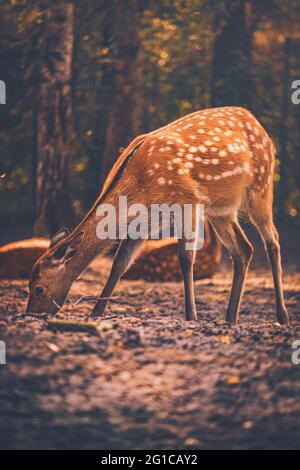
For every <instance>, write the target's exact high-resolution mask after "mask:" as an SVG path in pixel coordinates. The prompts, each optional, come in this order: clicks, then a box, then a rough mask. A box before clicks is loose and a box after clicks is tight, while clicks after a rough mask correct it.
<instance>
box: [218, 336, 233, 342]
mask: <svg viewBox="0 0 300 470" xmlns="http://www.w3.org/2000/svg"><path fill="white" fill-rule="evenodd" d="M219 340H220V343H222V344H230V343H231V338H230V336H229V335H224V336H219Z"/></svg>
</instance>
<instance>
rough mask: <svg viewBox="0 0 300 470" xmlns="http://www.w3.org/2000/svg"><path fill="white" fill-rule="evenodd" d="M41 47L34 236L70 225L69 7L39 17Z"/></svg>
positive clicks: (71, 20) (55, 6) (60, 5)
mask: <svg viewBox="0 0 300 470" xmlns="http://www.w3.org/2000/svg"><path fill="white" fill-rule="evenodd" d="M41 21H42V22H43V32H42V34H41V36H40V38H39V41H38V43H37V44H36V46H37V47H44V51H43V54H44V57H43V59H44V60H42V61H41V63H40V64H39V65H40V69H39V73H40V76H39V83H36V86H37V94H36V96H37V100H36V108H35V112H36V113H37V115H36V134H37V135H36V138H37V149H36V151H37V192H36V222H35V225H34V232H35V233H36V234H39V235H41V234H43V235H45V234H51V233H53V232H55V231H56V230H57V229H58V228H59V227H61V225H72V224H73V222H74V220H73V216H72V214H73V209H72V204H71V197H70V185H69V179H70V171H69V170H70V160H71V158H72V146H73V144H74V131H73V111H72V93H71V74H72V50H73V5H71V4H55V5H54V6H52V7H49V8H47V9H46V10H45V11H44V12H43V13H42V16H41Z"/></svg>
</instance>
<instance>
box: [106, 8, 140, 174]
mask: <svg viewBox="0 0 300 470" xmlns="http://www.w3.org/2000/svg"><path fill="white" fill-rule="evenodd" d="M137 7H138V2H137V0H128V1H127V2H124V1H122V0H115V38H114V39H115V65H114V69H115V70H114V92H113V99H112V102H111V106H110V114H109V118H108V123H107V130H106V137H105V145H104V150H103V155H102V164H101V175H100V177H101V181H102V183H103V181H104V180H105V177H106V176H107V173H108V170H109V169H110V167H111V166H112V164H113V162H114V161H115V159H116V158H117V157H118V156H119V153H120V148H122V147H126V146H127V144H128V143H129V142H130V140H131V139H132V138H133V136H134V134H135V129H134V123H133V112H134V109H135V99H136V89H137V88H138V84H137V76H138V71H137V70H138V67H137V56H138V50H139V35H138V12H137Z"/></svg>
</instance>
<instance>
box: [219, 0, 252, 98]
mask: <svg viewBox="0 0 300 470" xmlns="http://www.w3.org/2000/svg"><path fill="white" fill-rule="evenodd" d="M217 3H219V4H220V2H217ZM223 3H224V2H223ZM251 6H252V5H251V4H250V2H245V0H233V1H231V2H225V4H223V8H222V7H220V5H219V8H216V13H215V31H216V39H215V43H214V52H213V61H212V77H211V100H212V105H213V106H224V105H239V106H246V107H250V106H251V103H252V95H253V76H252V45H253V43H252V32H253V31H252V28H251V26H250V22H249V8H251Z"/></svg>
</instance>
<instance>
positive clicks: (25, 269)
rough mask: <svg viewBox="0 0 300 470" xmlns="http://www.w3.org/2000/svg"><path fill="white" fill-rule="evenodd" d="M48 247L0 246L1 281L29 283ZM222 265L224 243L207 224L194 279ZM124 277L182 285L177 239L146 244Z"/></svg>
mask: <svg viewBox="0 0 300 470" xmlns="http://www.w3.org/2000/svg"><path fill="white" fill-rule="evenodd" d="M49 243H50V240H49V239H48V238H30V239H28V240H19V241H16V242H13V243H8V244H6V245H3V246H1V247H0V279H28V278H29V275H30V272H31V269H32V266H33V265H34V263H35V262H36V261H37V259H38V258H40V257H41V256H42V255H43V254H44V253H45V252H46V250H47V248H48V247H49ZM220 261H221V243H220V242H219V240H218V238H217V237H216V235H215V233H214V230H213V229H212V227H211V226H210V225H209V224H208V223H207V222H206V223H205V239H204V246H203V249H202V250H198V252H197V256H196V260H195V265H194V279H196V280H197V279H203V278H207V277H211V276H213V275H214V274H215V273H216V272H217V271H218V269H219V266H220ZM124 277H125V279H132V280H144V281H149V282H167V281H169V282H170V281H180V280H181V279H182V274H181V269H180V266H179V262H178V247H177V241H176V240H175V239H174V238H169V239H167V240H151V241H150V240H149V241H147V242H146V243H145V245H144V246H143V248H142V250H141V251H140V253H139V255H138V257H137V259H136V262H135V263H134V264H133V265H132V266H131V267H130V268H129V270H128V271H127V273H126V274H125V276H124Z"/></svg>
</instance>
